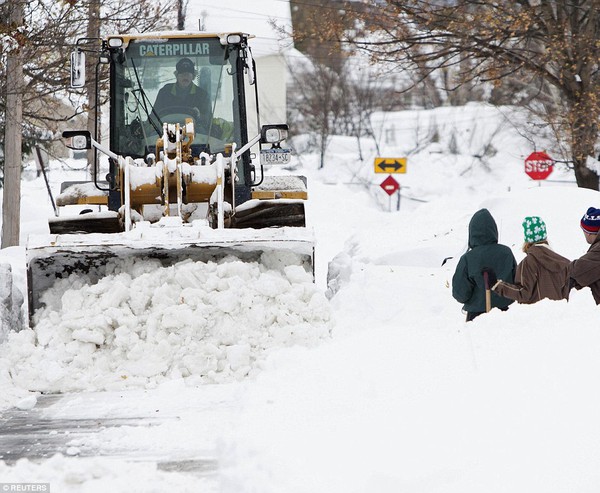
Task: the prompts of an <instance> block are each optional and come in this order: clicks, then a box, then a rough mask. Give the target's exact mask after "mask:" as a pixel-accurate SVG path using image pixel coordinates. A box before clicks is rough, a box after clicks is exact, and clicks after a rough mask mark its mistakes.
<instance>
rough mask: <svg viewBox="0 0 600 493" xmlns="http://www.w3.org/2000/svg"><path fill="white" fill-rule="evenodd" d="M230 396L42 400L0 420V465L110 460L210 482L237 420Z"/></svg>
mask: <svg viewBox="0 0 600 493" xmlns="http://www.w3.org/2000/svg"><path fill="white" fill-rule="evenodd" d="M175 387H177V386H175ZM236 388H237V387H236V386H234V385H218V386H217V385H215V386H204V387H202V388H196V389H187V390H186V392H188V393H186V394H185V400H184V399H183V392H178V391H177V388H167V389H164V388H161V389H159V390H151V391H140V390H135V391H124V392H88V393H73V394H55V395H41V396H39V397H38V401H37V404H36V406H35V407H34V408H33V409H30V410H21V409H18V408H12V409H8V410H5V411H3V412H1V413H0V459H2V460H3V461H5V462H6V463H14V462H15V461H17V460H18V459H20V458H27V459H29V460H33V461H37V460H40V459H47V458H49V457H52V456H54V455H55V454H57V453H60V454H62V455H64V456H78V457H112V458H121V459H126V460H129V461H136V462H154V463H156V464H157V467H158V469H160V470H164V471H178V472H186V473H191V474H193V475H194V476H197V477H203V478H204V480H205V481H206V480H208V481H210V478H211V476H213V475H216V472H217V469H218V458H217V452H216V449H217V442H218V440H219V439H220V438H221V437H222V434H223V433H225V432H226V429H227V427H228V423H230V420H231V418H232V415H233V413H234V412H235V395H236V390H235V389H236ZM179 390H182V389H179ZM190 391H191V394H190V393H189V392H190ZM179 394H181V398H179V397H178V395H179ZM192 413H193V415H194V418H193V419H192V417H191V414H192ZM215 480H216V479H215Z"/></svg>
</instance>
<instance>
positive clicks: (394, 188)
mask: <svg viewBox="0 0 600 493" xmlns="http://www.w3.org/2000/svg"><path fill="white" fill-rule="evenodd" d="M379 186H380V187H381V188H383V190H384V191H385V193H387V194H388V195H389V197H390V206H389V208H390V212H391V211H392V195H394V194H395V193H396V192H397V193H398V206H397V210H400V184H399V183H398V182H397V181H396V180H394V178H393V177H392V175H389V176H388V177H387V178H386V179H385V180H383V181H382V182H381V185H379Z"/></svg>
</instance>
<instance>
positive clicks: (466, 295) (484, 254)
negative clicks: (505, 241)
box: [452, 209, 517, 322]
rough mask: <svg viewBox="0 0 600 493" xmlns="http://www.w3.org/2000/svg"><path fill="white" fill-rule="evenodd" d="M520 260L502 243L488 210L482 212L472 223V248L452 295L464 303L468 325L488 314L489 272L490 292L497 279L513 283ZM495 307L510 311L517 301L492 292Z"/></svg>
mask: <svg viewBox="0 0 600 493" xmlns="http://www.w3.org/2000/svg"><path fill="white" fill-rule="evenodd" d="M516 267H517V261H516V260H515V256H514V255H513V253H512V250H511V249H510V248H509V247H507V246H506V245H501V244H499V243H498V226H497V225H496V221H495V220H494V218H493V217H492V215H491V214H490V211H488V210H487V209H481V210H478V211H477V212H476V213H475V214H473V217H472V218H471V221H470V222H469V249H468V250H467V252H466V253H465V254H464V255H463V256H462V257H461V258H460V260H459V261H458V264H457V266H456V270H455V272H454V276H453V277H452V296H453V297H454V299H455V300H456V301H458V302H460V303H463V310H464V311H466V312H467V322H469V321H471V320H473V319H474V318H475V317H477V316H478V315H481V314H482V313H485V312H486V285H485V277H486V276H484V273H487V278H488V286H487V289H490V287H491V286H493V285H494V284H495V283H496V280H497V279H503V280H505V281H507V282H510V283H512V282H513V281H514V277H515V269H516ZM490 296H491V306H492V308H494V307H497V308H500V309H501V310H507V309H508V306H509V305H510V304H511V303H513V300H510V299H508V298H504V297H503V296H500V295H498V294H496V293H494V292H491V293H490Z"/></svg>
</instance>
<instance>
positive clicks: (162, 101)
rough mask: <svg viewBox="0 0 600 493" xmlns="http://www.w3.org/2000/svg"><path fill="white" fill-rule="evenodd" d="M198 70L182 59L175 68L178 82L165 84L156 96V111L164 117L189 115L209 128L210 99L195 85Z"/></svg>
mask: <svg viewBox="0 0 600 493" xmlns="http://www.w3.org/2000/svg"><path fill="white" fill-rule="evenodd" d="M195 76H196V68H195V67H194V62H193V61H192V60H190V59H189V58H182V59H181V60H179V61H178V62H177V65H176V66H175V77H176V79H177V80H176V82H171V83H168V84H165V85H164V86H163V87H162V88H161V89H160V91H158V94H157V96H156V102H155V103H154V111H155V112H156V113H157V114H158V115H160V116H164V115H166V114H169V113H189V114H190V115H192V116H194V118H195V120H196V122H197V123H198V124H200V126H201V127H202V126H204V127H207V128H208V124H209V122H210V98H209V96H208V94H207V92H206V91H205V90H204V89H202V88H201V87H198V86H197V85H196V84H194V77H195Z"/></svg>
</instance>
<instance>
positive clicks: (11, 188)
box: [2, 0, 24, 248]
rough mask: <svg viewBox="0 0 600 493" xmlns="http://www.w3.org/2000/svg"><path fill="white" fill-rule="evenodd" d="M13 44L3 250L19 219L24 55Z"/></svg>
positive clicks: (13, 240) (17, 17) (13, 22)
mask: <svg viewBox="0 0 600 493" xmlns="http://www.w3.org/2000/svg"><path fill="white" fill-rule="evenodd" d="M9 22H10V26H11V30H12V31H13V32H15V33H16V32H17V28H19V27H21V26H22V25H23V2H22V1H20V0H19V1H13V2H12V9H11V13H10V19H9ZM21 42H22V40H21V39H19V38H17V43H16V45H15V46H14V47H13V48H12V49H11V50H10V51H9V53H8V56H7V59H6V128H5V133H4V187H3V197H2V248H6V247H10V246H17V245H18V244H19V234H20V220H21V217H20V216H21V165H22V155H21V143H22V140H23V135H22V130H21V126H22V123H23V84H24V82H23V52H22V49H21V45H20V43H21Z"/></svg>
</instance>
